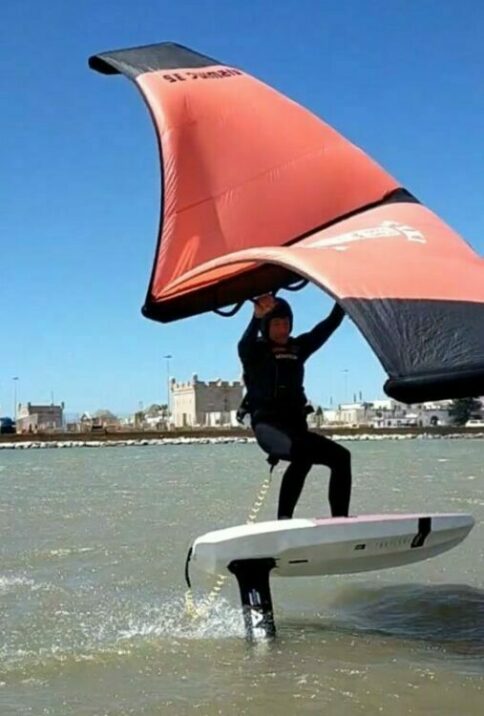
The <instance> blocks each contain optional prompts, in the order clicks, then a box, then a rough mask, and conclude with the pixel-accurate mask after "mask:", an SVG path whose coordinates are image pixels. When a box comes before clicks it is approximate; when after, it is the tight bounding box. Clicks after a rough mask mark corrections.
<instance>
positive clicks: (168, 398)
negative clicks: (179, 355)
mask: <svg viewBox="0 0 484 716" xmlns="http://www.w3.org/2000/svg"><path fill="white" fill-rule="evenodd" d="M163 358H164V359H165V360H166V406H167V413H168V416H167V417H169V416H170V359H171V358H173V356H172V355H170V354H168V355H166V356H163Z"/></svg>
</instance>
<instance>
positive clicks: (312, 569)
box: [192, 513, 474, 577]
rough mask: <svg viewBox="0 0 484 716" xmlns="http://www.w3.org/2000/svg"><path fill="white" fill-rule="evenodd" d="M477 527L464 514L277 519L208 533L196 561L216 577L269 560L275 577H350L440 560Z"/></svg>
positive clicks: (197, 550)
mask: <svg viewBox="0 0 484 716" xmlns="http://www.w3.org/2000/svg"><path fill="white" fill-rule="evenodd" d="M473 525H474V518H473V517H472V516H471V515H468V514H458V513H454V514H414V515H412V514H410V515H398V514H389V515H362V516H359V517H347V518H343V517H337V518H328V519H291V520H275V521H271V522H259V523H256V524H246V525H240V526H237V527H228V528H226V529H221V530H216V531H214V532H208V533H207V534H205V535H203V536H201V537H198V539H196V540H195V542H194V544H193V552H192V560H193V564H194V565H196V566H197V567H198V568H200V569H202V570H204V571H206V572H211V573H213V574H224V573H225V574H226V573H229V572H230V571H231V570H230V569H229V565H230V564H231V562H233V561H240V560H254V559H268V558H269V559H273V560H274V562H275V565H274V567H273V569H272V574H274V575H275V576H281V577H303V576H317V575H325V574H350V573H353V572H366V571H371V570H376V569H386V568H389V567H400V566H403V565H406V564H411V563H413V562H419V561H421V560H424V559H429V558H430V557H435V556H436V555H438V554H441V553H442V552H445V551H447V550H449V549H452V548H453V547H455V546H456V545H458V544H459V542H462V540H463V539H464V538H465V537H466V536H467V535H468V533H469V532H470V530H471V529H472V527H473Z"/></svg>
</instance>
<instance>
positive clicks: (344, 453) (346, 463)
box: [336, 445, 351, 469]
mask: <svg viewBox="0 0 484 716" xmlns="http://www.w3.org/2000/svg"><path fill="white" fill-rule="evenodd" d="M336 462H337V463H338V465H340V466H341V467H345V468H348V469H349V468H350V467H351V453H350V451H349V450H348V449H347V448H345V447H343V446H342V445H338V452H337V454H336Z"/></svg>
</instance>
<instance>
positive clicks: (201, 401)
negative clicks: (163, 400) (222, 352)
mask: <svg viewBox="0 0 484 716" xmlns="http://www.w3.org/2000/svg"><path fill="white" fill-rule="evenodd" d="M242 394H243V386H242V383H241V382H240V381H237V380H235V381H227V380H221V379H217V380H210V381H208V382H204V381H200V380H198V376H197V375H196V374H194V375H193V376H192V379H191V380H190V381H188V382H186V383H178V382H177V381H176V380H175V378H172V379H171V380H170V412H171V423H172V425H173V426H174V427H175V428H188V427H222V426H227V427H228V426H232V427H235V426H236V425H238V423H237V418H236V413H237V409H238V407H239V405H240V403H241V401H242Z"/></svg>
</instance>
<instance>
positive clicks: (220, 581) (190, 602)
mask: <svg viewBox="0 0 484 716" xmlns="http://www.w3.org/2000/svg"><path fill="white" fill-rule="evenodd" d="M273 467H274V465H272V467H271V470H270V472H269V476H268V477H265V478H264V479H263V481H262V484H261V486H260V487H259V491H258V492H257V495H256V498H255V500H254V503H253V505H252V507H251V509H250V510H249V514H248V517H247V520H246V524H248V525H250V524H252V523H254V522H255V521H256V518H257V515H258V514H259V512H260V510H261V508H262V505H263V504H264V502H265V499H266V497H267V493H268V492H269V489H270V486H271V481H272V470H273ZM192 552H193V547H190V549H189V550H188V554H187V558H186V561H185V580H186V583H187V585H188V589H187V590H186V592H185V611H186V613H187V614H188V615H189V616H190V617H192V618H193V619H201V618H202V617H206V616H207V614H208V613H209V611H210V610H211V609H212V607H213V605H214V603H215V600H216V599H217V597H218V596H219V594H220V592H221V591H222V588H223V586H224V584H225V582H226V581H227V578H228V575H227V574H218V575H217V579H216V581H215V584H214V585H213V587H212V589H211V590H210V592H209V593H208V596H207V598H206V599H205V600H204V602H203V606H197V605H196V604H195V600H194V599H193V590H192V586H191V582H190V559H191V557H192Z"/></svg>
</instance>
